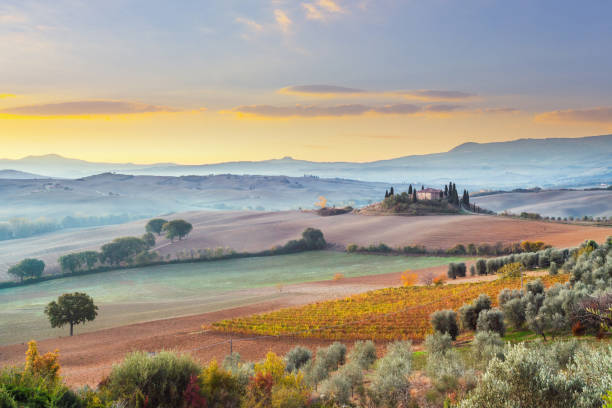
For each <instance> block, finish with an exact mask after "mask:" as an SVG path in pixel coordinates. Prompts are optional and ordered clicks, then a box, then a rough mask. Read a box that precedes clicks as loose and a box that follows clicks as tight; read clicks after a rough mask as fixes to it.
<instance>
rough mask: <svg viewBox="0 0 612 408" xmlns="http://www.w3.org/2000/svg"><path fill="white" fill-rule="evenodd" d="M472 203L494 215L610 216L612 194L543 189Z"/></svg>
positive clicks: (507, 194) (488, 196)
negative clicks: (491, 211)
mask: <svg viewBox="0 0 612 408" xmlns="http://www.w3.org/2000/svg"><path fill="white" fill-rule="evenodd" d="M472 202H474V203H477V204H478V205H479V206H481V207H484V208H488V209H490V210H493V211H496V212H503V211H509V212H512V213H515V214H520V213H521V212H523V211H526V212H534V213H538V214H541V215H542V216H550V217H570V216H572V217H583V216H585V215H588V216H592V217H600V216H606V217H609V216H612V191H610V190H603V191H569V190H554V191H548V190H542V191H538V192H520V193H519V192H510V193H501V194H492V195H487V196H482V197H473V198H472Z"/></svg>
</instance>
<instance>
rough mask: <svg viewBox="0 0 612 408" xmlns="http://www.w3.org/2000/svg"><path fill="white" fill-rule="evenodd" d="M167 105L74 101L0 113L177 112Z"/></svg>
mask: <svg viewBox="0 0 612 408" xmlns="http://www.w3.org/2000/svg"><path fill="white" fill-rule="evenodd" d="M177 111H179V110H178V109H174V108H170V107H168V106H158V105H148V104H145V103H139V102H123V101H74V102H59V103H47V104H40V105H27V106H18V107H14V108H6V109H2V110H0V113H8V114H12V115H26V116H78V115H122V114H135V113H160V112H177Z"/></svg>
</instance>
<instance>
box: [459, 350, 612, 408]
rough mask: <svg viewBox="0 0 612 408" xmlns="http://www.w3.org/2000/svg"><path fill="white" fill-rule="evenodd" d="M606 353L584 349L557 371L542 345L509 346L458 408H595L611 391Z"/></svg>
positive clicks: (611, 355) (611, 357)
mask: <svg viewBox="0 0 612 408" xmlns="http://www.w3.org/2000/svg"><path fill="white" fill-rule="evenodd" d="M610 367H612V347H609V346H607V347H604V348H602V349H601V350H597V349H591V348H584V349H581V350H579V351H578V352H576V354H575V355H574V356H573V358H572V361H571V362H570V364H569V365H568V366H567V368H566V369H563V368H562V367H561V366H560V365H559V363H558V361H557V360H556V359H555V358H554V357H553V356H552V355H551V350H550V348H549V347H546V346H545V345H538V346H537V347H534V348H527V346H526V345H525V344H524V343H521V344H518V345H515V346H510V347H509V348H508V350H507V351H506V353H505V359H504V360H503V361H502V360H500V359H498V358H494V359H493V360H492V361H491V363H490V364H489V366H488V367H487V371H486V372H485V374H484V375H483V376H482V378H481V381H480V382H479V384H478V386H477V387H476V388H475V389H474V390H473V392H471V393H470V394H469V395H468V397H467V398H466V399H465V400H463V401H462V402H461V403H460V404H459V405H458V406H459V407H460V408H507V407H532V408H549V407H580V408H586V407H593V408H595V407H600V406H601V404H602V395H603V394H604V393H605V392H606V391H607V390H609V389H610V388H612V375H611V374H610Z"/></svg>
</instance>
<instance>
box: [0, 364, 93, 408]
mask: <svg viewBox="0 0 612 408" xmlns="http://www.w3.org/2000/svg"><path fill="white" fill-rule="evenodd" d="M0 407H2V408H4V407H6V408H13V407H19V408H21V407H25V408H30V407H32V408H38V407H40V408H46V407H57V408H81V407H83V404H82V402H81V400H80V399H79V398H78V397H77V395H76V394H75V393H74V392H73V391H71V390H70V389H69V388H68V387H66V386H65V385H64V384H63V383H62V382H61V381H59V380H55V379H49V378H47V377H43V376H39V375H36V374H35V373H33V372H31V371H24V370H22V369H20V368H16V367H5V368H3V369H2V371H0Z"/></svg>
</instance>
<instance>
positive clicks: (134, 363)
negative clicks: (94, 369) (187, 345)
mask: <svg viewBox="0 0 612 408" xmlns="http://www.w3.org/2000/svg"><path fill="white" fill-rule="evenodd" d="M199 373H200V367H199V366H198V365H197V364H196V363H195V362H194V361H193V360H191V358H190V357H188V356H185V355H177V354H175V353H172V352H169V351H162V352H160V353H159V354H157V355H155V356H150V355H148V354H147V353H145V352H142V351H137V352H134V353H131V354H129V355H128V356H127V357H126V358H125V360H123V362H122V363H121V364H119V365H115V366H113V369H112V371H111V373H110V376H109V378H108V383H107V385H106V388H107V390H108V391H109V393H110V394H111V396H112V397H113V398H114V399H115V400H121V401H125V402H126V403H127V405H128V406H136V407H140V406H143V404H144V401H147V404H148V405H149V406H155V407H176V406H180V405H181V404H182V399H183V394H184V393H185V390H186V389H187V385H188V384H189V383H190V381H191V377H192V376H194V375H196V376H197V375H198V374H199Z"/></svg>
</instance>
